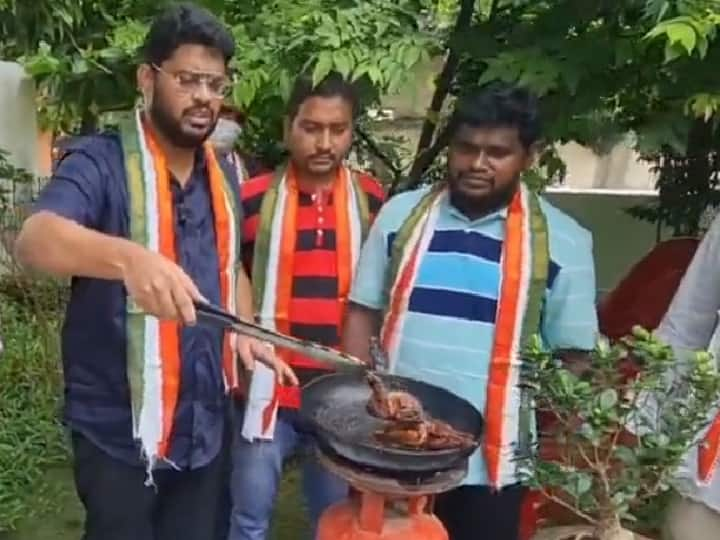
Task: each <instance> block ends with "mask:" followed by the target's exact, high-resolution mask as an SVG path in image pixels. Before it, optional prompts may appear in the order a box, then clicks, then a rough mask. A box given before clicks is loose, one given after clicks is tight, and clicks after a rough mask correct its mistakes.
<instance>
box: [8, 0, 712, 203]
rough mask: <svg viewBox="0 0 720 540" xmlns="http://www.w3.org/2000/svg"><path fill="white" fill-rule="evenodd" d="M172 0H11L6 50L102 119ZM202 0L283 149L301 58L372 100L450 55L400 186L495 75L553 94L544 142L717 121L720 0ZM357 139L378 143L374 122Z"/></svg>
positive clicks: (250, 133)
mask: <svg viewBox="0 0 720 540" xmlns="http://www.w3.org/2000/svg"><path fill="white" fill-rule="evenodd" d="M165 3H167V2H163V1H160V2H150V1H149V0H58V1H50V0H37V1H36V2H34V3H32V6H31V5H30V3H28V2H24V1H23V0H0V32H1V33H0V35H1V36H2V37H0V56H1V57H3V58H6V59H19V60H20V61H22V62H23V63H24V64H25V65H26V67H27V69H28V71H29V72H30V73H31V74H32V75H33V76H34V77H35V78H36V80H37V81H38V85H39V89H40V99H39V106H40V110H41V113H42V120H43V122H44V124H45V125H48V126H51V127H59V128H62V129H65V130H77V129H78V128H80V127H81V126H82V125H85V126H91V125H93V123H94V121H95V119H96V118H97V116H98V114H100V113H102V112H104V111H109V110H110V111H111V110H114V109H121V108H127V107H129V106H131V105H132V103H133V99H134V98H135V91H134V76H133V70H132V67H133V65H134V63H135V61H136V57H135V52H136V50H137V47H138V45H139V44H140V43H141V42H142V38H143V36H144V33H145V31H146V29H147V23H148V21H149V18H150V17H151V16H152V15H153V14H154V13H155V12H156V11H157V9H158V8H159V7H161V6H163V5H164V4H165ZM203 3H204V4H206V5H207V6H208V7H209V8H211V9H213V10H214V11H215V12H217V13H218V14H219V15H220V16H221V17H222V18H223V19H224V21H225V22H226V23H227V24H228V25H229V26H230V27H231V28H232V30H233V33H234V35H235V37H236V38H237V41H238V45H239V54H238V55H237V58H236V60H235V62H234V65H233V67H234V68H235V73H236V83H235V89H234V93H233V99H234V101H235V102H236V103H237V104H238V105H240V106H241V107H242V108H243V109H245V110H246V111H247V113H248V114H249V117H250V125H249V129H248V130H247V132H246V137H247V141H246V143H247V144H250V145H252V147H253V150H259V151H260V152H261V153H262V154H266V155H269V156H271V157H273V156H274V157H275V159H276V158H277V156H278V153H279V151H280V148H279V147H278V146H277V143H274V142H269V141H277V140H279V135H280V130H281V125H282V122H281V119H282V111H283V106H282V104H283V101H284V99H285V97H286V96H287V93H288V91H289V87H290V84H291V81H292V79H293V77H294V76H295V75H297V74H298V73H299V72H301V71H303V70H308V71H310V72H312V73H313V74H314V75H315V77H316V79H319V78H320V77H321V76H322V75H323V74H325V73H327V72H328V71H329V70H331V69H332V70H337V71H340V72H341V73H344V74H346V75H349V76H351V77H352V78H354V79H357V80H358V81H359V83H360V85H361V87H362V89H363V95H364V97H365V100H366V103H367V104H376V103H378V101H379V100H380V98H381V96H383V95H386V94H393V93H397V92H401V91H407V90H408V88H411V87H412V86H413V84H418V82H417V81H415V80H413V74H414V70H415V68H416V67H418V66H420V65H423V64H425V62H427V61H428V60H429V59H437V58H441V59H443V63H442V67H441V68H440V70H439V72H438V73H437V76H436V78H435V81H434V82H435V94H434V96H433V98H432V100H431V103H430V104H429V107H428V111H427V115H426V118H425V120H424V125H423V126H422V129H421V133H420V138H419V142H418V145H417V148H416V149H415V152H414V156H413V158H412V159H411V160H409V164H407V166H406V167H405V166H403V165H399V164H398V163H396V162H395V164H394V167H393V168H394V169H395V170H396V172H397V175H396V176H397V178H396V180H402V179H406V180H407V182H406V183H403V184H402V185H413V184H416V183H417V182H418V181H420V179H421V178H423V177H424V176H425V175H427V174H428V172H429V170H430V169H431V166H432V165H433V163H435V162H436V158H437V157H438V156H439V155H441V153H442V151H443V149H444V148H445V146H446V144H447V132H446V130H445V128H444V125H445V124H444V121H443V119H444V118H445V117H446V113H447V111H448V109H449V107H450V106H451V104H452V101H453V100H454V99H455V98H456V97H457V96H458V95H461V94H462V93H463V92H467V91H469V90H470V89H472V88H475V87H477V86H478V85H481V84H483V83H486V82H488V81H491V80H496V79H501V80H506V81H512V82H517V83H519V84H522V85H525V86H527V87H529V88H531V89H532V90H533V91H535V92H537V93H538V94H539V95H540V96H541V97H542V98H543V99H542V104H543V108H544V113H545V118H546V119H547V132H546V139H547V142H548V143H554V142H564V141H568V140H575V141H578V142H580V143H582V144H587V145H590V146H592V147H594V148H598V149H600V150H601V149H603V148H606V147H607V146H608V145H609V144H611V143H613V142H615V141H617V140H618V138H619V137H621V136H623V135H624V134H626V133H628V132H632V133H634V134H635V135H636V146H637V148H638V150H640V151H641V152H642V153H643V154H644V155H646V156H647V157H648V158H650V159H654V160H656V161H657V159H659V156H664V155H666V154H667V153H668V152H669V151H670V150H672V151H674V152H677V153H678V155H680V156H682V155H684V153H685V150H686V148H687V143H688V140H689V134H690V131H691V130H690V127H691V125H692V124H693V122H695V123H703V124H704V123H711V122H713V121H714V120H715V118H716V115H717V111H718V106H720V93H719V91H718V88H720V80H719V79H720V72H718V70H717V69H712V67H711V66H716V65H717V62H718V60H719V58H718V57H719V56H720V45H718V42H717V40H716V39H715V38H716V35H717V27H718V26H719V25H720V7H719V6H718V4H719V3H718V1H717V0H614V1H612V2H610V1H607V0H582V1H578V0H267V1H262V0H234V1H228V0H205V1H204V2H203ZM713 125H714V124H713ZM365 135H368V134H367V133H366V134H365ZM361 140H363V141H365V142H369V143H370V144H369V145H368V147H370V148H371V149H373V150H374V151H377V149H378V147H379V145H377V144H373V143H376V141H373V140H372V137H371V135H370V136H368V137H361ZM548 148H550V149H551V148H552V147H551V146H549V147H548ZM386 161H387V160H386ZM541 165H542V166H543V171H542V172H543V173H544V175H545V176H546V177H547V176H552V177H553V178H554V179H558V178H561V177H562V174H563V167H562V164H561V163H559V162H558V160H557V159H556V156H554V155H553V153H552V152H546V153H545V154H543V160H542V161H541ZM398 185H400V184H398ZM695 191H696V190H693V193H694V192H695Z"/></svg>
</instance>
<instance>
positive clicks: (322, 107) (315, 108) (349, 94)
mask: <svg viewBox="0 0 720 540" xmlns="http://www.w3.org/2000/svg"><path fill="white" fill-rule="evenodd" d="M357 112H358V99H357V97H356V94H355V89H354V88H353V86H352V84H350V83H348V82H347V81H345V80H344V79H343V78H342V77H341V76H339V75H337V74H330V75H329V76H328V77H327V78H326V79H325V80H324V81H322V82H321V83H320V84H319V85H317V86H315V87H313V85H312V83H311V82H310V81H309V80H308V79H306V78H304V77H301V78H300V79H298V81H297V82H296V84H295V87H294V89H293V92H292V95H291V97H290V100H289V107H288V114H287V120H286V126H285V142H286V144H287V148H288V150H289V153H290V160H289V163H288V164H287V165H285V166H283V167H281V168H280V169H279V170H277V171H275V172H274V173H272V174H267V175H263V176H259V177H256V178H253V179H251V180H249V181H247V182H245V183H244V184H243V185H242V205H243V211H244V214H245V217H244V225H243V231H242V238H243V242H244V254H245V263H246V266H247V269H248V272H249V273H250V274H251V279H252V281H253V290H254V295H253V296H254V300H255V306H254V310H253V311H254V315H255V316H256V318H258V319H259V322H260V323H261V324H263V325H264V326H267V327H270V328H275V329H277V330H279V331H282V332H285V333H289V334H291V335H293V336H295V337H298V338H302V339H308V340H312V341H316V342H319V343H322V344H324V345H328V346H332V347H338V346H339V345H340V335H341V328H340V324H341V321H342V320H343V317H344V313H345V308H346V305H347V295H348V293H349V289H350V284H351V281H352V275H353V271H354V267H355V263H356V261H357V257H358V255H359V250H360V246H361V244H362V241H363V240H364V237H365V233H366V232H367V230H368V227H369V225H370V223H371V221H372V219H373V218H374V216H375V215H376V214H377V212H378V210H379V209H380V206H381V205H382V202H383V199H384V193H383V190H382V188H381V186H380V184H379V183H378V181H376V180H375V179H374V178H372V177H370V176H368V175H365V174H361V173H358V172H356V171H352V170H350V169H348V168H347V167H346V166H345V165H344V159H345V157H346V156H347V154H348V152H349V150H350V146H351V144H352V134H353V123H354V120H355V118H356V116H357ZM278 353H279V355H280V356H281V357H283V358H284V359H285V360H286V361H288V362H289V363H290V364H291V365H292V366H293V368H294V369H295V372H296V373H297V375H298V378H299V379H300V382H301V384H304V383H307V382H308V381H309V380H312V379H313V378H315V377H317V376H319V375H322V374H324V373H327V372H328V369H329V367H328V366H326V365H322V364H319V363H317V362H315V361H313V360H312V359H310V358H306V357H303V356H301V355H298V354H295V353H289V352H288V351H278ZM256 379H257V380H256ZM258 381H259V376H258V373H257V371H256V372H255V373H254V374H253V379H252V381H251V389H250V396H251V397H250V398H249V399H246V400H245V403H244V404H243V407H244V415H245V418H244V423H243V429H242V432H240V430H239V429H238V433H236V440H235V442H234V450H233V475H232V480H231V482H232V497H233V509H232V517H231V523H230V535H229V540H265V538H266V536H267V532H268V527H269V521H270V516H271V513H272V510H273V505H274V502H275V496H276V494H277V489H278V485H279V482H280V478H281V474H282V464H283V461H284V460H285V459H286V458H287V457H288V456H290V455H291V454H293V453H296V452H298V451H300V452H302V453H307V450H308V446H309V445H308V444H307V441H305V440H304V437H303V435H302V433H300V432H299V430H298V424H297V408H298V406H299V404H300V389H299V388H289V387H280V386H275V385H274V383H273V382H270V383H268V384H271V385H273V389H272V390H271V392H270V394H268V395H272V396H273V397H272V399H271V401H270V403H269V404H268V405H266V406H264V408H263V409H262V410H260V411H256V410H255V409H254V408H253V398H252V396H253V395H256V392H254V390H255V389H253V386H254V385H256V384H258V385H259V384H261V383H260V382H258ZM266 390H267V389H266ZM254 414H257V418H256V422H255V424H253V422H252V418H250V416H252V415H254ZM274 414H276V415H277V416H274ZM251 424H253V426H254V427H249V426H250V425H251ZM307 457H308V459H306V460H305V463H304V470H303V475H304V478H303V484H304V495H305V499H306V504H307V508H308V511H309V514H310V516H309V517H310V521H311V525H312V528H313V530H314V528H315V524H316V522H317V519H318V518H319V516H320V514H321V513H322V511H323V510H324V509H325V508H327V507H328V506H329V505H331V504H333V503H334V502H336V501H338V500H340V499H342V498H344V497H345V496H346V495H347V485H346V484H345V483H344V482H343V481H341V480H340V479H339V478H337V477H335V476H333V475H331V474H330V473H329V472H327V471H325V470H324V469H322V467H321V466H320V465H319V464H318V463H316V462H315V461H314V460H313V459H312V456H307Z"/></svg>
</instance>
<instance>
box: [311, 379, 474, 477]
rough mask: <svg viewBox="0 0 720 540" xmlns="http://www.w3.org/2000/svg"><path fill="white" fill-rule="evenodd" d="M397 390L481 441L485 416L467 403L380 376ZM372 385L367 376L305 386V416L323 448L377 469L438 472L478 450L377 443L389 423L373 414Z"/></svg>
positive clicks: (435, 390) (434, 389) (424, 386)
mask: <svg viewBox="0 0 720 540" xmlns="http://www.w3.org/2000/svg"><path fill="white" fill-rule="evenodd" d="M378 375H379V376H380V378H381V379H382V380H383V382H384V383H385V384H386V385H387V386H388V388H389V389H392V390H404V391H406V392H410V393H411V394H412V395H413V396H415V397H416V398H417V399H418V400H419V401H420V403H421V404H422V406H423V408H424V409H425V411H426V412H427V413H428V414H429V415H430V416H432V417H433V418H436V419H438V420H442V421H445V422H447V423H448V424H450V425H451V426H453V427H454V428H455V429H458V430H461V431H464V432H467V433H470V434H472V435H474V436H475V439H476V441H478V443H479V439H480V436H481V435H482V430H483V418H482V415H481V414H480V412H479V411H478V410H477V409H475V407H473V406H472V405H471V404H470V403H468V402H467V401H465V400H463V399H461V398H459V397H457V396H455V395H454V394H452V393H450V392H448V391H447V390H444V389H442V388H439V387H437V386H432V385H430V384H426V383H422V382H419V381H415V380H413V379H408V378H405V377H399V376H397V375H386V374H378ZM369 398H370V387H369V386H368V384H367V382H366V380H365V374H364V373H362V372H355V373H337V374H330V375H324V376H322V377H319V378H318V379H315V380H314V381H312V382H310V383H309V384H308V385H307V386H305V387H304V388H303V397H302V407H301V410H300V415H301V418H302V422H303V424H304V425H305V427H306V429H309V430H311V431H312V432H313V433H314V435H315V438H316V440H317V443H318V445H319V446H320V447H321V448H324V449H329V450H330V451H331V452H333V453H335V454H337V455H338V456H340V457H341V458H344V459H346V460H349V461H351V462H353V463H356V464H359V465H363V466H365V467H370V468H372V469H377V470H382V471H390V472H397V473H405V472H408V473H433V472H439V471H443V470H448V469H452V468H453V467H457V466H459V465H460V464H461V463H462V462H463V460H466V459H467V458H468V457H469V456H470V454H472V453H473V452H474V451H475V449H476V447H470V448H464V449H448V450H405V449H401V448H393V447H389V446H385V445H382V444H380V443H379V442H377V441H376V440H375V439H374V437H373V433H374V432H375V431H376V430H377V429H380V428H381V427H382V425H383V420H380V419H378V418H375V417H374V416H372V415H370V414H369V413H368V412H367V403H368V399H369Z"/></svg>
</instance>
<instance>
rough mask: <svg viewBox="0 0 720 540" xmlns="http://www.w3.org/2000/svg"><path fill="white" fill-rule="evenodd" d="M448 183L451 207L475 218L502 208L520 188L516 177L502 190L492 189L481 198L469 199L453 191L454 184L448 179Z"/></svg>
mask: <svg viewBox="0 0 720 540" xmlns="http://www.w3.org/2000/svg"><path fill="white" fill-rule="evenodd" d="M449 183H450V200H451V201H452V203H453V205H454V206H455V207H457V208H458V209H460V210H462V211H463V212H466V211H467V213H469V214H473V215H474V216H475V217H478V216H483V215H488V214H491V213H493V212H495V211H497V210H500V209H501V208H504V207H505V206H507V205H508V204H510V201H512V198H513V196H514V195H515V193H516V192H517V190H518V189H519V188H520V178H519V177H518V178H517V179H516V180H515V181H514V182H513V183H511V184H508V185H506V186H504V187H502V188H497V189H494V190H493V191H492V192H490V193H488V194H487V195H484V196H483V197H471V196H469V195H468V194H466V193H462V192H460V191H459V190H457V189H453V187H454V184H456V182H454V181H453V179H452V178H449Z"/></svg>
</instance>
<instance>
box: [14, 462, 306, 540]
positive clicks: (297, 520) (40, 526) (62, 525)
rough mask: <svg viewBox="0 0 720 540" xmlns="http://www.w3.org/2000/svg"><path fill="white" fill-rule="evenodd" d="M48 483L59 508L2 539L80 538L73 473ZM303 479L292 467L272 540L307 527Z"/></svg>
mask: <svg viewBox="0 0 720 540" xmlns="http://www.w3.org/2000/svg"><path fill="white" fill-rule="evenodd" d="M48 482H49V484H50V487H51V488H52V489H53V492H54V491H55V490H56V489H57V492H58V494H59V499H58V500H57V501H56V505H55V507H56V510H55V511H54V512H52V513H49V514H48V515H45V516H41V517H40V518H39V519H33V520H32V521H31V522H28V523H24V524H22V525H21V527H20V528H19V529H18V530H17V531H16V532H13V533H7V534H3V533H0V540H80V537H81V536H82V525H83V510H82V507H81V506H80V502H79V501H78V500H77V496H76V495H75V487H74V485H73V481H72V472H71V470H70V469H69V468H58V469H54V470H51V471H49V473H48ZM299 487H300V478H299V475H298V472H297V470H295V469H289V470H288V473H287V474H286V475H285V479H284V481H283V485H282V488H281V492H280V497H279V505H278V508H277V510H276V514H275V517H274V519H273V531H272V534H271V535H270V539H271V540H296V539H299V538H303V537H304V531H306V530H307V523H306V520H305V514H304V511H303V509H302V508H301V507H300V504H301V497H300V494H299Z"/></svg>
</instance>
